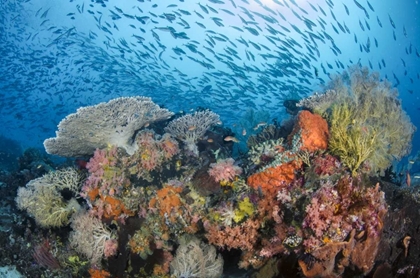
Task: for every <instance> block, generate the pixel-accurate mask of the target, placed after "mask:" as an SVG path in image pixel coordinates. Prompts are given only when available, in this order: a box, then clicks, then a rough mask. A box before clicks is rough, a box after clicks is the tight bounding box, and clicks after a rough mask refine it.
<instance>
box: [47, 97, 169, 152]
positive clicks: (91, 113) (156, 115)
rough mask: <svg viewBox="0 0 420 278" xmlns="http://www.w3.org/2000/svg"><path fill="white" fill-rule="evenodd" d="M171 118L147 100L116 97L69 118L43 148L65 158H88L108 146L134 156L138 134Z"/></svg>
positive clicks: (65, 119)
mask: <svg viewBox="0 0 420 278" xmlns="http://www.w3.org/2000/svg"><path fill="white" fill-rule="evenodd" d="M172 115H173V113H172V112H170V111H169V110H167V109H163V108H160V107H159V106H158V105H157V104H155V103H154V102H152V100H151V98H148V97H143V96H136V97H121V98H116V99H113V100H110V101H109V102H101V103H99V104H97V105H94V106H87V107H81V108H79V109H77V111H76V113H73V114H70V115H68V116H67V117H66V118H64V119H63V120H62V121H61V122H60V123H59V124H58V131H57V132H56V137H54V138H49V139H46V140H45V141H44V147H45V150H46V151H47V153H49V154H55V155H59V156H65V157H80V156H89V155H92V154H93V152H94V151H95V149H97V148H99V149H101V148H105V147H106V146H107V145H108V144H110V145H115V146H117V147H121V148H123V149H125V150H126V151H127V153H128V154H133V153H134V151H135V150H136V148H137V145H136V144H135V140H134V139H135V135H136V133H137V131H138V130H140V129H141V128H142V127H144V126H145V125H148V124H151V123H153V122H156V121H160V120H166V119H169V118H170V117H171V116H172Z"/></svg>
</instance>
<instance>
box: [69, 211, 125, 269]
mask: <svg viewBox="0 0 420 278" xmlns="http://www.w3.org/2000/svg"><path fill="white" fill-rule="evenodd" d="M71 228H72V229H73V231H72V232H71V233H70V239H69V242H70V246H71V247H72V248H74V249H75V250H76V251H77V252H79V253H80V254H82V255H84V256H86V258H87V259H89V260H90V262H91V263H92V264H93V265H96V264H99V263H100V260H101V259H102V257H105V258H107V257H110V256H113V255H115V254H116V252H117V247H118V243H117V240H116V238H115V236H114V235H113V234H112V232H111V231H110V230H108V228H107V227H106V226H105V225H104V224H103V223H102V222H101V221H100V220H99V219H98V218H96V217H93V216H92V215H90V214H89V213H88V212H84V211H80V212H79V213H77V214H75V215H74V216H73V218H72V222H71Z"/></svg>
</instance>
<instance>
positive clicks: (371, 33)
mask: <svg viewBox="0 0 420 278" xmlns="http://www.w3.org/2000/svg"><path fill="white" fill-rule="evenodd" d="M380 6H381V2H379V1H377V3H375V2H374V0H370V1H366V0H343V1H333V0H316V1H310V0H307V1H299V0H270V1H267V0H265V1H264V0H191V1H190V0H178V1H175V0H174V1H157V0H154V1H152V0H150V1H146V0H137V1H134V0H133V1H117V0H109V1H105V0H92V1H86V0H70V1H67V2H66V3H64V1H63V3H60V4H57V2H56V1H48V0H45V1H34V0H14V1H12V0H3V1H2V6H1V9H2V10H1V12H0V57H1V63H0V72H1V74H0V99H1V103H2V105H1V106H0V110H1V115H2V117H1V119H0V124H1V131H2V133H5V134H6V135H9V136H12V137H18V136H20V137H22V136H27V140H32V141H37V142H38V141H39V142H42V141H43V140H44V139H45V138H47V137H50V136H51V135H53V134H54V131H55V130H56V126H57V123H58V122H59V121H60V120H61V119H62V118H64V117H65V116H66V115H68V114H70V113H73V112H74V111H75V110H76V109H77V108H78V107H81V106H86V105H93V104H97V103H99V102H101V101H107V100H109V99H112V98H115V97H120V96H133V95H145V96H150V97H152V98H153V100H154V102H156V103H157V104H159V105H162V106H165V107H167V108H169V109H172V110H173V111H179V110H185V111H188V110H189V109H191V108H196V107H205V108H210V109H212V110H213V111H215V112H216V113H218V114H220V115H221V118H222V119H223V122H224V123H230V124H233V123H235V122H237V121H238V120H239V119H241V117H242V116H243V113H244V112H245V111H247V110H248V109H250V108H252V109H254V110H266V111H269V113H270V114H271V116H273V117H279V118H282V117H286V112H285V108H284V107H283V106H282V103H283V101H285V100H288V99H296V100H298V99H300V98H303V97H306V96H308V95H310V94H311V93H313V92H314V91H316V90H320V89H322V85H323V84H326V83H327V82H328V81H329V76H330V74H338V73H341V71H342V70H344V69H346V68H347V67H348V66H350V65H354V64H360V65H362V66H367V67H369V68H370V69H372V70H376V71H379V72H380V73H381V76H383V77H384V78H387V79H388V80H390V81H391V82H392V83H393V85H395V86H397V88H398V89H399V90H400V94H417V95H418V88H419V87H420V86H419V85H420V84H419V83H420V76H419V70H418V69H417V70H415V69H414V70H413V69H412V68H413V66H412V65H416V64H419V61H420V45H419V41H420V39H419V35H418V34H416V33H415V31H413V28H410V26H408V25H405V23H404V20H403V19H401V18H399V19H396V18H395V17H394V15H393V14H392V11H389V10H386V11H384V9H380ZM384 53H386V54H387V55H385V54H384ZM390 65H391V66H390ZM400 84H404V86H400ZM6 132H7V133H6ZM239 133H241V132H239ZM244 133H245V134H246V131H245V132H242V134H244Z"/></svg>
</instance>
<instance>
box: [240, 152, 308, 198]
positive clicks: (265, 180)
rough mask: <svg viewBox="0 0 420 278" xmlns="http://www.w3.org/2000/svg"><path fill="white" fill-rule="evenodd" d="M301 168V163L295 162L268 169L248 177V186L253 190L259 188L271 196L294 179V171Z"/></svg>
mask: <svg viewBox="0 0 420 278" xmlns="http://www.w3.org/2000/svg"><path fill="white" fill-rule="evenodd" d="M300 167H301V163H299V162H297V161H296V160H293V161H290V162H287V163H284V164H281V165H279V166H275V167H269V168H267V169H265V170H264V171H263V172H259V173H255V174H253V175H251V176H249V177H248V184H249V186H251V187H253V188H254V189H258V188H261V189H262V190H263V191H267V192H269V193H272V194H276V192H277V190H279V189H280V188H282V187H285V186H286V185H288V184H289V183H291V182H292V181H293V180H294V179H295V171H296V170H297V169H299V168H300Z"/></svg>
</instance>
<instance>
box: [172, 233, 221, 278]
mask: <svg viewBox="0 0 420 278" xmlns="http://www.w3.org/2000/svg"><path fill="white" fill-rule="evenodd" d="M171 273H172V274H173V275H174V276H175V277H183V278H188V277H194V278H196V277H206V278H213V277H214V278H216V277H217V278H218V277H221V276H222V273H223V259H222V257H221V256H220V255H219V256H217V253H216V248H214V246H212V245H207V244H204V243H203V242H200V240H199V239H197V238H193V239H192V240H190V241H189V242H186V243H181V245H180V246H179V247H178V249H177V250H176V255H175V257H174V259H173V261H172V262H171Z"/></svg>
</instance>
